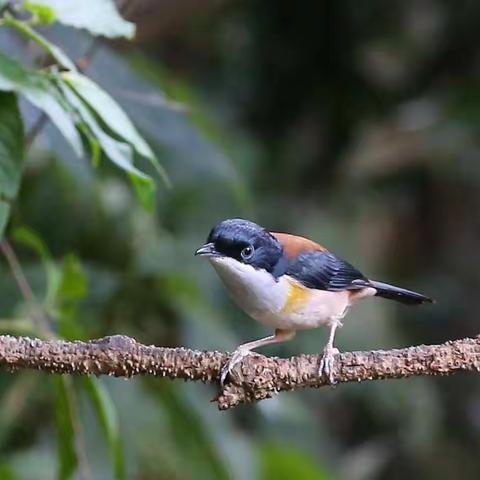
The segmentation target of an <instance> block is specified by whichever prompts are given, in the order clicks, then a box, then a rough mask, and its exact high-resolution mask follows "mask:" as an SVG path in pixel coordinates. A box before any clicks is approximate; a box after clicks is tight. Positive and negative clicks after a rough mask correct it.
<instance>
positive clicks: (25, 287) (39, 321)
mask: <svg viewBox="0 0 480 480" xmlns="http://www.w3.org/2000/svg"><path fill="white" fill-rule="evenodd" d="M0 250H1V251H2V253H3V256H4V257H5V259H6V261H7V263H8V266H9V268H10V271H11V273H12V277H13V278H14V280H15V283H16V284H17V286H18V289H19V290H20V293H21V295H22V297H23V299H24V300H25V302H26V303H28V304H30V306H31V307H32V321H33V323H34V326H35V327H37V328H38V329H39V330H40V331H42V332H44V333H45V334H47V335H48V336H51V335H49V334H48V332H49V330H50V325H49V322H48V314H47V312H46V311H45V310H44V308H43V307H42V306H41V304H40V302H39V301H38V300H37V298H36V297H35V294H34V293H33V290H32V288H31V287H30V284H29V283H28V280H27V277H26V276H25V273H24V272H23V269H22V266H21V265H20V262H19V261H18V257H17V254H16V253H15V250H14V249H13V247H12V246H11V245H10V242H9V241H8V240H7V238H6V237H4V238H3V239H2V241H1V242H0Z"/></svg>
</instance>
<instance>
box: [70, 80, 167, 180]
mask: <svg viewBox="0 0 480 480" xmlns="http://www.w3.org/2000/svg"><path fill="white" fill-rule="evenodd" d="M61 77H62V78H63V79H64V80H65V81H66V82H67V83H68V85H70V87H71V88H72V89H73V90H74V91H75V92H76V93H77V94H78V95H79V96H80V97H81V98H83V100H84V101H85V102H86V103H87V104H88V105H89V106H90V108H92V109H93V110H94V111H95V113H96V114H97V115H98V116H99V117H100V118H101V119H102V121H103V122H105V125H107V127H108V128H109V129H110V130H112V132H114V133H115V134H116V135H118V136H119V137H121V138H123V139H124V140H125V141H127V142H128V143H129V144H130V145H132V147H133V148H134V149H135V151H136V152H137V153H138V154H139V155H141V156H143V157H145V158H147V159H148V160H149V161H150V163H151V164H152V166H153V167H154V168H155V169H156V171H157V173H158V174H159V176H160V178H162V179H163V181H164V182H165V183H166V185H167V186H168V185H169V184H170V181H169V180H168V176H167V174H166V172H165V170H164V169H163V167H162V166H161V165H160V164H159V162H158V160H157V158H156V156H155V154H154V153H153V151H152V149H151V148H150V146H149V145H148V143H147V142H146V141H145V140H144V139H143V137H142V136H141V135H140V133H138V130H137V129H136V128H135V126H134V125H133V123H132V122H131V120H130V119H129V118H128V115H127V114H126V113H125V112H124V110H123V109H122V108H121V107H120V105H118V103H117V102H116V101H115V100H114V99H113V98H112V97H111V96H110V95H109V94H108V93H107V92H106V91H105V90H103V89H102V88H101V87H99V86H98V85H97V84H96V83H95V82H92V80H90V79H89V78H88V77H86V76H85V75H82V74H81V73H78V72H64V73H62V74H61Z"/></svg>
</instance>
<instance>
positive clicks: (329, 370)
mask: <svg viewBox="0 0 480 480" xmlns="http://www.w3.org/2000/svg"><path fill="white" fill-rule="evenodd" d="M339 353H340V350H339V349H338V348H335V347H330V346H328V345H327V346H326V347H325V349H324V350H323V355H322V359H321V360H320V367H319V369H318V374H319V375H320V376H323V375H325V376H326V377H327V379H328V382H329V383H330V385H335V383H337V382H335V379H334V378H333V365H334V363H335V355H337V354H339Z"/></svg>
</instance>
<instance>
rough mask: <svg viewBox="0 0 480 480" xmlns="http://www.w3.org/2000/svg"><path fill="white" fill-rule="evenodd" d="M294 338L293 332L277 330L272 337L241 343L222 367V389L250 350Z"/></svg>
mask: <svg viewBox="0 0 480 480" xmlns="http://www.w3.org/2000/svg"><path fill="white" fill-rule="evenodd" d="M294 336H295V330H282V329H280V328H277V329H276V330H275V334H274V335H270V336H268V337H265V338H260V339H259V340H254V341H253V342H248V343H243V344H242V345H240V346H239V347H238V348H237V349H236V350H235V351H234V352H233V354H232V356H231V357H230V360H229V361H228V362H227V363H226V364H225V365H224V366H223V368H222V373H221V375H220V384H221V385H222V387H223V386H224V385H225V380H226V379H227V376H228V375H229V374H230V373H231V372H232V369H233V367H235V365H237V364H238V363H240V362H241V361H242V360H243V359H244V358H245V357H247V356H248V355H249V354H250V352H251V351H252V350H254V349H255V348H258V347H264V346H265V345H272V344H273V343H282V342H286V341H287V340H291V339H292V338H293V337H294Z"/></svg>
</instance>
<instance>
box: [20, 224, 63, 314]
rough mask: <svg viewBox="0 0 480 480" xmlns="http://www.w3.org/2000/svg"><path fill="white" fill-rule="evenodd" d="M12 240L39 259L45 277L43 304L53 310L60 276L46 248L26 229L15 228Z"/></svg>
mask: <svg viewBox="0 0 480 480" xmlns="http://www.w3.org/2000/svg"><path fill="white" fill-rule="evenodd" d="M13 238H14V240H15V241H17V242H20V243H22V244H23V245H25V246H27V247H30V248H31V249H32V250H33V251H34V252H36V253H37V255H38V256H39V257H40V258H41V260H42V263H43V265H44V268H45V273H46V276H47V289H46V292H45V303H46V305H47V306H48V307H49V308H51V309H53V308H54V305H55V300H56V297H57V293H58V290H59V286H60V281H61V276H60V271H59V269H58V267H57V265H56V264H55V261H54V260H53V258H52V256H51V254H50V252H49V251H48V248H47V246H46V245H45V243H44V242H43V240H42V239H41V238H40V237H39V236H38V235H37V234H36V233H35V232H34V231H33V230H30V229H29V228H26V227H20V228H16V229H15V230H14V232H13Z"/></svg>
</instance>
